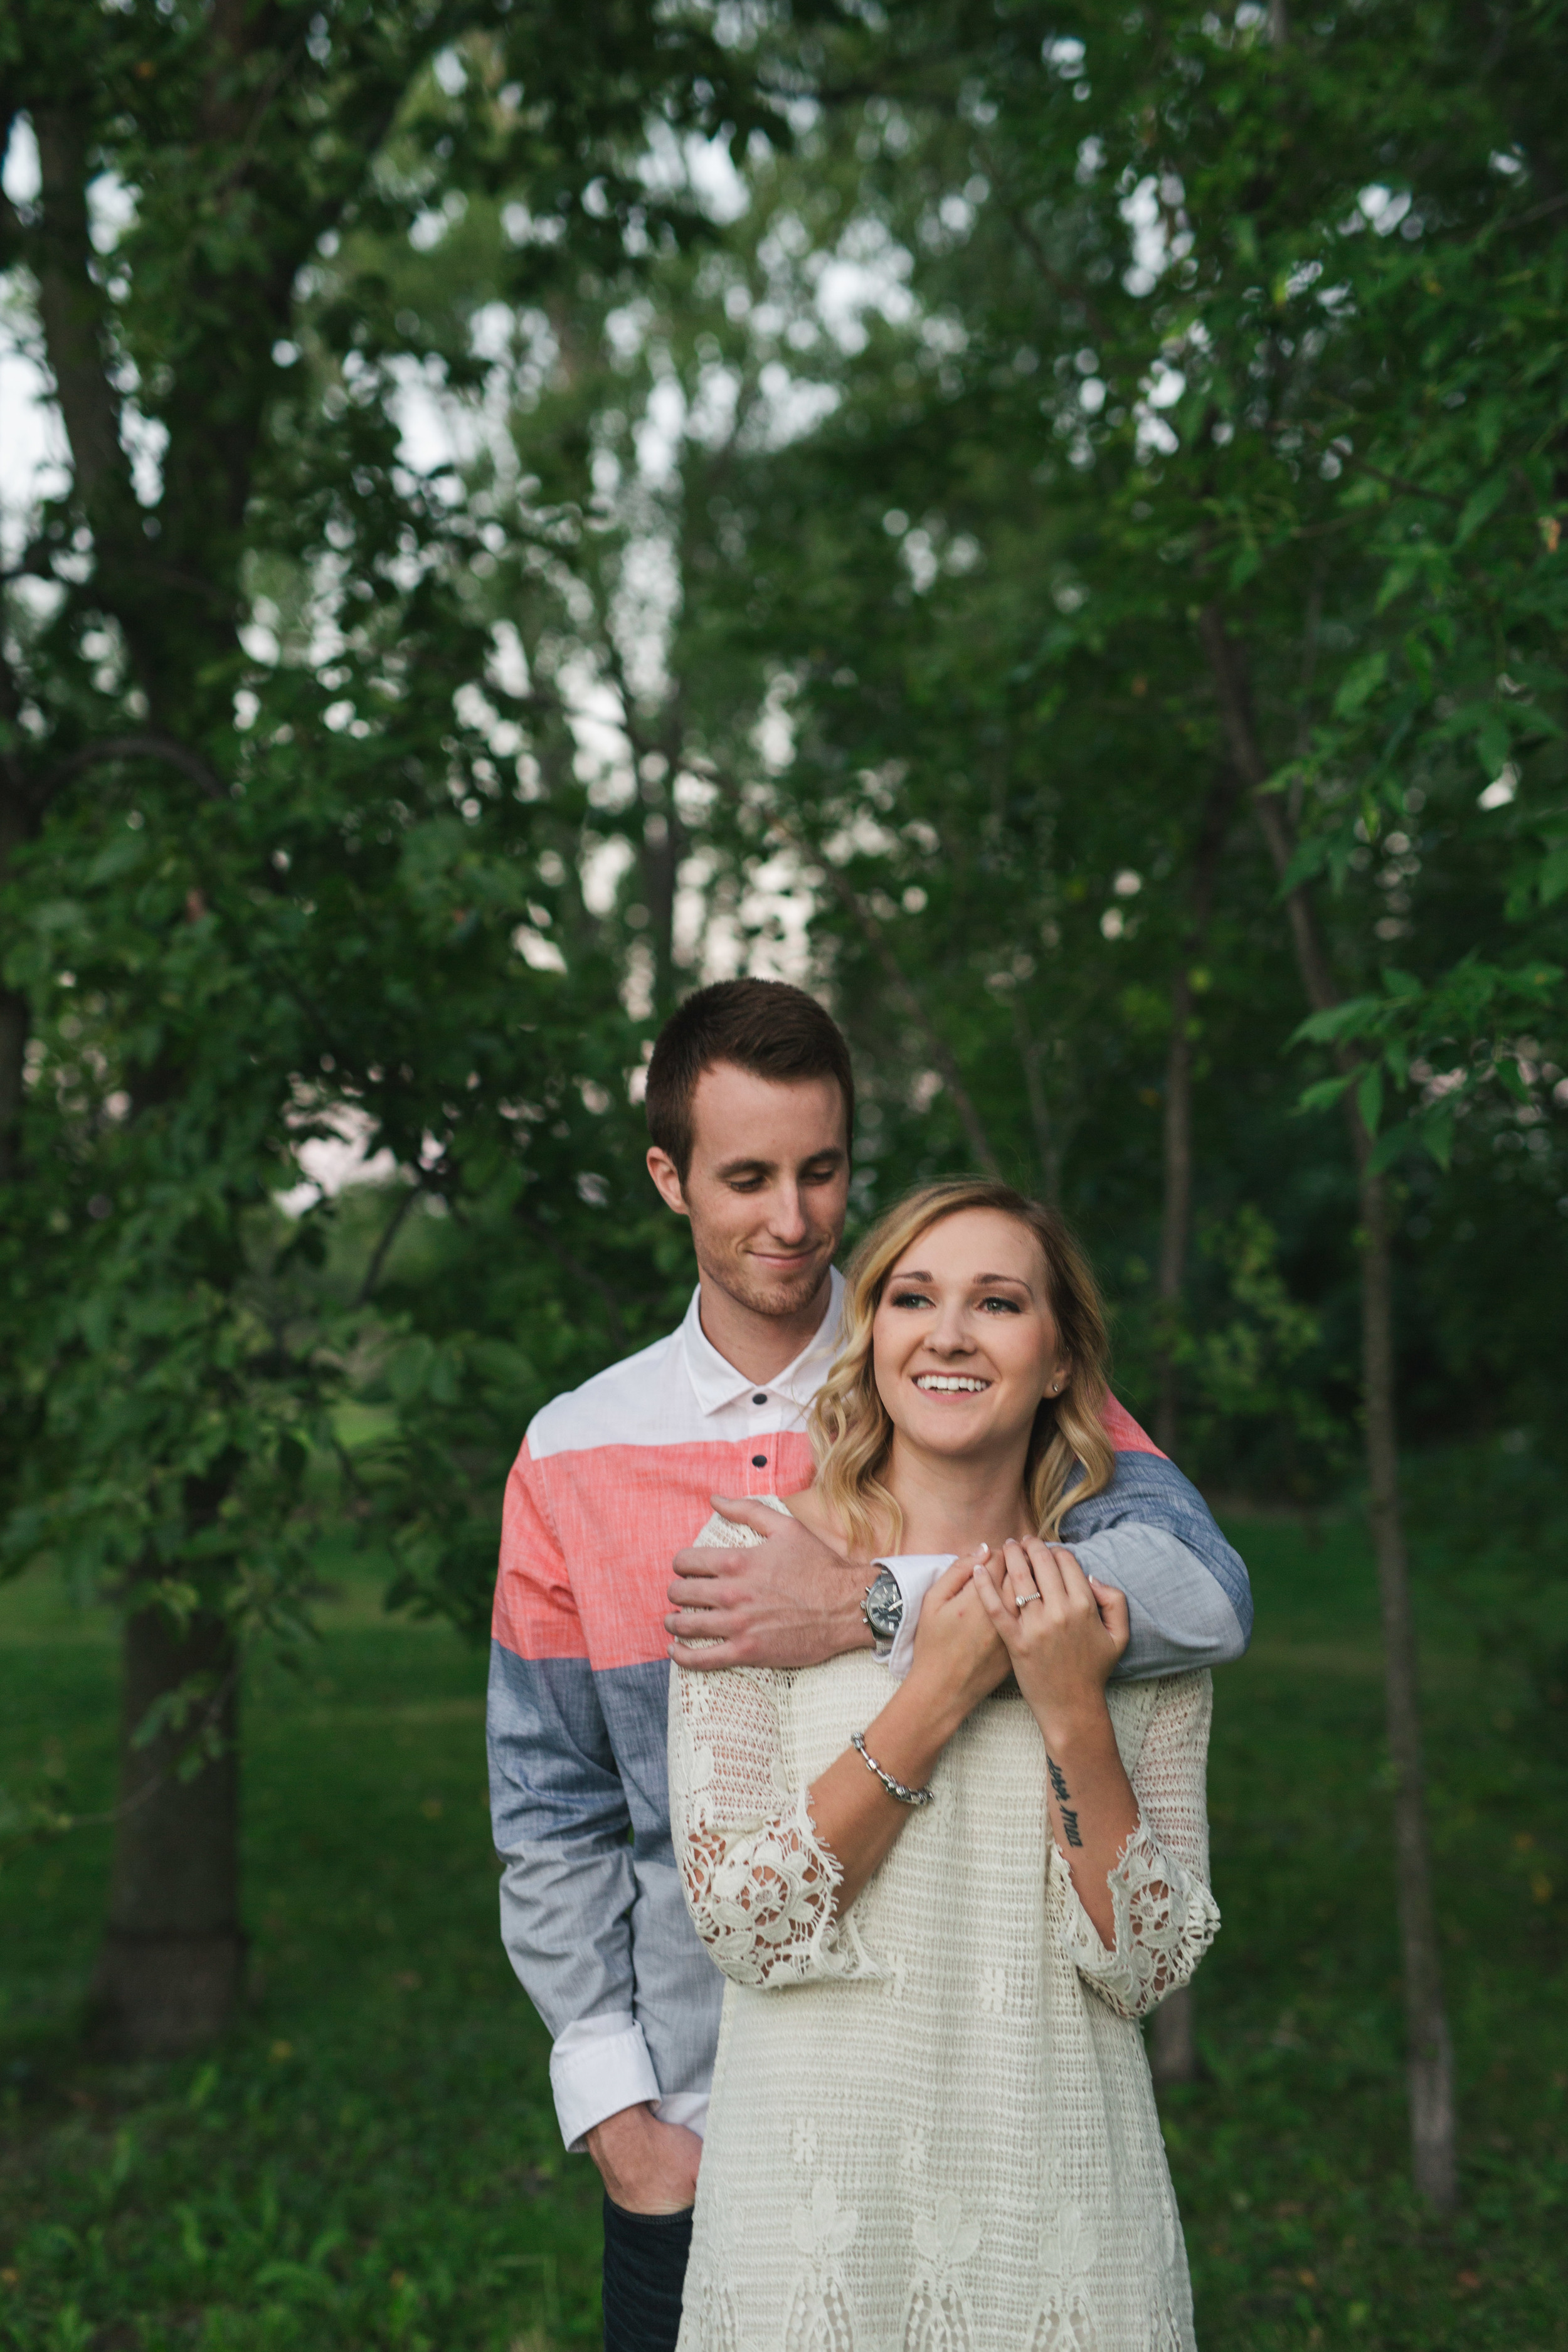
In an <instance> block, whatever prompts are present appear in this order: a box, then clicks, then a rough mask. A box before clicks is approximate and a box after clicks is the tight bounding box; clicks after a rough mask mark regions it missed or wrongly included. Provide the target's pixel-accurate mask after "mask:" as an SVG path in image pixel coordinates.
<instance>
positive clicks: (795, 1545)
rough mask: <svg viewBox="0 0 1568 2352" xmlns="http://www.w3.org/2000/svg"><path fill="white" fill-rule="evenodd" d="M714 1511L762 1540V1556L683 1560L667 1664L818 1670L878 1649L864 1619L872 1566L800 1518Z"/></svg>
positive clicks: (738, 1506)
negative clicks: (845, 1554)
mask: <svg viewBox="0 0 1568 2352" xmlns="http://www.w3.org/2000/svg"><path fill="white" fill-rule="evenodd" d="M712 1501H713V1507H714V1509H715V1510H716V1511H717V1512H719V1513H720V1515H721V1517H724V1518H726V1519H733V1520H735V1521H736V1522H737V1523H738V1524H739V1525H740V1526H742V1527H747V1528H755V1529H756V1531H757V1533H758V1535H760V1536H761V1537H762V1538H763V1540H762V1543H761V1545H760V1546H759V1547H758V1548H757V1549H754V1550H752V1549H747V1550H744V1551H726V1550H723V1549H720V1548H719V1547H718V1546H717V1545H715V1546H714V1547H713V1548H712V1549H709V1547H708V1546H707V1545H705V1544H704V1545H702V1546H700V1548H697V1549H693V1548H690V1547H689V1548H688V1549H686V1550H685V1551H678V1552H677V1553H676V1555H675V1571H676V1572H675V1579H674V1581H673V1582H672V1584H671V1585H670V1588H669V1600H670V1604H671V1606H670V1613H669V1615H668V1617H667V1618H666V1619H665V1621H664V1630H665V1632H666V1633H669V1634H671V1635H673V1636H674V1639H673V1640H672V1641H671V1643H670V1644H669V1654H670V1656H671V1657H672V1658H673V1659H674V1661H675V1663H676V1664H677V1665H678V1666H701V1667H707V1666H819V1665H821V1664H822V1663H823V1661H824V1660H825V1659H826V1658H837V1657H838V1656H840V1655H841V1654H842V1653H843V1652H844V1651H846V1650H866V1649H869V1648H870V1647H871V1646H872V1633H871V1629H870V1627H869V1626H868V1624H867V1622H866V1621H865V1619H864V1618H863V1617H862V1616H861V1614H860V1603H861V1601H862V1600H863V1599H864V1597H865V1591H866V1587H867V1585H868V1583H869V1582H870V1580H871V1577H870V1569H869V1565H868V1562H866V1561H864V1560H846V1559H840V1558H839V1556H838V1554H837V1552H836V1551H833V1550H832V1549H829V1547H828V1546H827V1545H826V1544H825V1543H823V1542H822V1541H821V1540H820V1539H819V1538H817V1537H816V1536H814V1535H813V1534H812V1533H811V1532H810V1530H809V1529H808V1528H803V1527H802V1525H801V1523H800V1521H799V1520H798V1519H797V1518H795V1517H792V1516H789V1515H786V1514H785V1513H784V1512H782V1511H775V1510H774V1509H773V1508H772V1507H771V1506H770V1505H769V1504H767V1503H763V1502H761V1501H759V1500H758V1499H757V1497H756V1496H750V1497H747V1498H746V1499H744V1500H741V1501H735V1500H733V1499H731V1497H730V1496H725V1495H715V1496H713V1498H712ZM694 1643H696V1644H698V1645H699V1646H697V1647H693V1646H692V1645H693V1644H694Z"/></svg>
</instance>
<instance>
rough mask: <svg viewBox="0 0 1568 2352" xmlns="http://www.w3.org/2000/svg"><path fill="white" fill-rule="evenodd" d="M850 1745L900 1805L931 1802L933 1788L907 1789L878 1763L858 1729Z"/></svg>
mask: <svg viewBox="0 0 1568 2352" xmlns="http://www.w3.org/2000/svg"><path fill="white" fill-rule="evenodd" d="M849 1745H850V1747H851V1748H854V1750H855V1753H856V1754H857V1755H858V1757H859V1759H860V1761H861V1763H862V1764H864V1766H865V1767H866V1769H867V1770H868V1772H875V1774H876V1775H877V1778H878V1780H880V1782H881V1784H882V1786H883V1788H884V1789H886V1790H887V1792H888V1794H889V1797H896V1798H897V1799H898V1801H899V1802H900V1805H929V1804H930V1802H931V1790H929V1789H906V1788H905V1786H904V1784H903V1782H902V1781H901V1780H894V1778H893V1776H892V1774H891V1773H890V1772H884V1771H883V1769H882V1767H881V1766H880V1765H879V1763H878V1761H877V1759H876V1758H875V1757H874V1756H873V1755H872V1753H871V1751H870V1749H869V1748H868V1747H867V1745H866V1743H865V1741H864V1740H863V1739H862V1738H861V1737H860V1734H859V1733H858V1731H852V1732H851V1733H850V1735H849Z"/></svg>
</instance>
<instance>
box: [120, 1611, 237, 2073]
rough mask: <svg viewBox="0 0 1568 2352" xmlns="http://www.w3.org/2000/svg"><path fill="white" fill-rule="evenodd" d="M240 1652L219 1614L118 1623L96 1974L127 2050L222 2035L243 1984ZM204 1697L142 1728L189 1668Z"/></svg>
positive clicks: (151, 2052) (149, 2053) (147, 1615)
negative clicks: (103, 1910) (193, 1760)
mask: <svg viewBox="0 0 1568 2352" xmlns="http://www.w3.org/2000/svg"><path fill="white" fill-rule="evenodd" d="M237 1675H238V1660H237V1652H236V1649H235V1644H234V1637H233V1634H232V1633H231V1631H230V1629H229V1627H228V1626H227V1624H226V1622H224V1620H223V1619H222V1618H219V1617H216V1616H212V1615H197V1616H195V1617H194V1618H193V1619H192V1620H191V1621H190V1622H189V1623H188V1624H187V1625H186V1626H185V1628H184V1631H182V1630H181V1629H180V1628H179V1627H178V1626H177V1625H176V1624H175V1623H174V1620H173V1619H172V1618H171V1617H170V1616H169V1615H168V1614H167V1613H166V1612H164V1611H163V1610H162V1609H158V1608H152V1609H141V1610H138V1611H137V1612H135V1613H134V1614H133V1615H132V1616H131V1617H129V1618H128V1619H127V1620H126V1624H125V1650H124V1690H123V1696H122V1700H121V1727H120V1801H119V1804H118V1806H117V1808H116V1815H115V1839H114V1861H113V1866H112V1874H111V1878H110V1903H109V1928H108V1933H107V1935H106V1937H105V1938H104V1944H103V1949H102V1952H101V1954H100V1958H99V1963H98V1971H97V1974H96V1977H95V1978H94V1980H93V1988H92V2009H93V2012H94V2031H95V2034H96V2036H97V2038H99V2039H100V2040H101V2041H102V2042H105V2043H106V2044H108V2045H109V2046H110V2047H111V2048H113V2049H115V2050H117V2051H120V2052H122V2053H125V2054H127V2055H129V2056H136V2057H164V2056H175V2055H178V2053H181V2052H182V2051H186V2050H191V2049H195V2048H196V2047H198V2046H199V2045H200V2044H201V2043H203V2042H207V2041H210V2040H211V2039H212V2037H213V2036H214V2035H215V2034H216V2033H219V2032H221V2031H222V2030H223V2028H224V2026H225V2025H226V2023H227V2021H228V2019H229V2016H230V2013H231V2011H232V2010H233V2008H234V2003H235V2000H236V1998H237V1994H238V1991H239V1988H240V1979H241V1973H242V1969H243V1963H244V1951H245V1946H244V1938H243V1937H242V1935H241V1933H240V1927H239V1912H238V1895H239V1857H238V1826H239V1823H238V1795H239V1766H238V1755H237V1748H236V1744H235V1743H236V1735H237V1729H238V1714H239V1708H238V1687H237ZM193 1676H195V1677H200V1682H199V1685H198V1688H200V1689H201V1690H202V1692H203V1694H204V1695H203V1696H201V1697H200V1698H199V1699H198V1700H197V1701H196V1703H195V1706H193V1708H192V1709H191V1711H190V1713H189V1715H188V1716H187V1717H186V1719H185V1721H184V1724H183V1725H181V1726H179V1727H169V1726H168V1725H163V1726H161V1727H160V1728H159V1729H158V1731H157V1732H156V1734H155V1735H154V1737H153V1738H152V1739H150V1740H149V1741H148V1742H147V1743H146V1745H145V1746H143V1747H139V1746H137V1745H136V1744H135V1743H136V1735H137V1732H138V1730H139V1728H140V1727H141V1726H142V1723H143V1722H144V1721H145V1719H146V1717H147V1713H148V1710H149V1708H150V1707H152V1706H153V1705H154V1704H155V1703H156V1702H157V1701H158V1700H160V1699H166V1697H167V1696H168V1694H169V1693H170V1692H172V1691H174V1690H177V1689H178V1688H179V1686H180V1685H182V1684H183V1683H184V1682H185V1681H186V1680H187V1679H188V1678H190V1677H193ZM214 1732H216V1735H217V1738H218V1740H219V1742H220V1743H221V1745H220V1748H219V1752H218V1753H217V1754H216V1756H211V1757H206V1758H204V1760H203V1761H202V1762H201V1764H200V1765H199V1767H198V1768H197V1769H195V1771H194V1772H192V1773H191V1775H190V1777H189V1778H187V1779H184V1780H182V1779H181V1777H180V1773H179V1765H180V1760H181V1758H182V1756H183V1755H184V1754H186V1752H187V1751H188V1750H191V1749H193V1748H199V1745H200V1743H201V1742H202V1739H203V1735H204V1734H209V1735H210V1734H211V1733H214Z"/></svg>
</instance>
